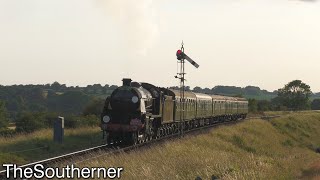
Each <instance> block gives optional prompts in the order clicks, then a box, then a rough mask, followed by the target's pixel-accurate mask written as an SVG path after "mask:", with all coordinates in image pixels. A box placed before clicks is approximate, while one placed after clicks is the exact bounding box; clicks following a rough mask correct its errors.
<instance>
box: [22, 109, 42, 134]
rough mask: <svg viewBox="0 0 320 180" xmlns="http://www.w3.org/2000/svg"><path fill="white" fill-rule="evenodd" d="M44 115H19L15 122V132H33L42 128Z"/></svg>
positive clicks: (29, 113) (27, 113)
mask: <svg viewBox="0 0 320 180" xmlns="http://www.w3.org/2000/svg"><path fill="white" fill-rule="evenodd" d="M44 127H45V122H44V115H43V114H42V113H31V112H25V113H22V114H21V115H20V117H19V118H18V119H17V122H16V131H17V132H27V133H30V132H34V131H36V130H38V129H41V128H44Z"/></svg>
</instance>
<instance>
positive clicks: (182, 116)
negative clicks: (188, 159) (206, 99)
mask: <svg viewBox="0 0 320 180" xmlns="http://www.w3.org/2000/svg"><path fill="white" fill-rule="evenodd" d="M183 45H184V43H183V41H182V43H181V49H179V50H178V51H177V53H176V56H177V59H178V64H180V71H179V72H177V76H175V78H178V79H180V99H181V104H182V106H181V105H180V133H181V136H183V134H184V127H185V97H184V92H185V86H184V82H185V81H186V79H185V78H184V76H185V74H186V73H185V69H184V63H185V60H187V61H188V62H189V63H190V64H192V65H193V66H194V67H196V68H199V64H198V63H196V62H195V61H193V60H192V59H191V58H190V57H189V56H188V55H187V54H185V53H184V47H183Z"/></svg>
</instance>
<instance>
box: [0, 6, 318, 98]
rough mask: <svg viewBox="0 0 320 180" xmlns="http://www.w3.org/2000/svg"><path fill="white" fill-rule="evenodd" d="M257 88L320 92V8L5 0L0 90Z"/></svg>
mask: <svg viewBox="0 0 320 180" xmlns="http://www.w3.org/2000/svg"><path fill="white" fill-rule="evenodd" d="M181 40H184V42H185V51H186V53H187V54H188V55H189V56H190V57H192V58H193V59H194V60H195V61H196V62H198V63H199V64H200V67H199V69H195V68H194V67H192V66H191V65H190V64H187V67H186V70H187V77H186V79H187V85H189V86H191V87H194V86H201V87H210V88H212V87H213V86H216V85H234V86H241V87H244V86H247V85H255V86H259V87H261V88H263V89H267V90H275V89H278V88H281V87H282V86H283V85H284V84H286V83H288V82H289V81H291V80H294V79H301V80H302V81H304V82H306V83H307V84H309V85H310V86H311V89H312V90H313V91H314V92H318V91H320V80H319V77H318V73H317V72H318V71H319V68H320V51H319V48H320V3H319V2H317V1H311V0H310V1H307V0H304V1H298V0H219V1H218V0H198V1H195V0H153V1H152V0H67V1H66V0H0V65H1V70H0V84H3V85H11V84H45V83H52V82H54V81H58V82H60V83H65V84H67V85H68V86H70V85H81V86H83V85H87V84H94V83H101V84H117V85H120V84H121V80H122V78H123V77H131V78H132V79H133V80H136V81H144V82H150V83H152V84H155V85H158V86H172V85H178V81H177V80H176V79H174V76H175V74H176V71H177V63H176V57H175V52H176V50H177V49H179V48H180V46H181V45H180V44H181Z"/></svg>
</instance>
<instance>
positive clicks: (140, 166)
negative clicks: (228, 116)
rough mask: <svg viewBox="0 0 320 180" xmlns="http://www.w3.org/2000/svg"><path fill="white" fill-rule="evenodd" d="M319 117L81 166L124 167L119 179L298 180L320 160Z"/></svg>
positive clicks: (229, 131) (297, 116)
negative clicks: (211, 179) (215, 179)
mask: <svg viewBox="0 0 320 180" xmlns="http://www.w3.org/2000/svg"><path fill="white" fill-rule="evenodd" d="M319 129H320V113H319V112H300V113H289V114H283V115H282V116H281V117H280V118H276V119H272V120H270V121H266V120H261V119H252V120H247V121H244V122H242V123H239V124H237V125H232V126H223V127H219V128H216V129H213V130H211V131H210V132H209V133H205V134H199V135H190V136H189V135H187V136H186V137H184V138H182V139H176V140H172V141H170V142H165V143H161V144H157V145H154V146H152V147H150V148H143V149H141V148H140V149H137V150H135V151H133V152H130V153H121V154H118V155H111V156H107V157H102V158H101V157H100V158H99V159H92V160H91V161H87V162H84V163H83V164H80V165H82V166H94V167H96V166H105V167H113V166H115V167H119V166H121V167H124V173H123V178H124V179H195V178H196V177H197V176H200V177H201V178H203V179H210V178H211V177H212V176H213V175H214V176H217V177H219V178H221V179H297V178H303V177H309V176H310V175H312V174H310V173H313V174H314V173H315V171H314V170H313V169H311V170H310V166H311V164H312V163H314V162H315V161H318V162H319V160H320V155H319V154H317V153H315V151H314V148H315V147H320V138H319V137H320V130H319Z"/></svg>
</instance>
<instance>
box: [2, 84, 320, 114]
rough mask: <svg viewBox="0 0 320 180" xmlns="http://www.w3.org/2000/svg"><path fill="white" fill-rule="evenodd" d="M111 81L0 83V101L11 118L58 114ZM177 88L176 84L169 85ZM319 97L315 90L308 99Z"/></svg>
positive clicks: (217, 90)
mask: <svg viewBox="0 0 320 180" xmlns="http://www.w3.org/2000/svg"><path fill="white" fill-rule="evenodd" d="M117 87H118V86H115V85H108V84H106V85H101V84H93V85H88V86H86V87H79V86H69V87H68V86H66V85H65V84H60V83H58V82H54V83H52V84H44V85H12V86H1V85H0V101H4V102H5V104H6V108H7V110H8V112H9V114H10V118H11V119H15V118H16V117H17V115H19V113H20V112H23V111H29V112H57V113H61V114H81V113H82V112H83V109H84V108H85V107H86V106H87V105H88V104H89V103H90V102H92V101H93V100H94V99H105V98H106V97H107V96H109V95H110V94H111V93H112V91H113V90H114V89H116V88H117ZM171 88H174V89H179V88H178V87H171ZM186 90H187V91H191V90H192V91H194V92H199V93H206V94H219V95H227V96H241V97H245V98H248V99H249V98H254V99H257V100H270V99H272V98H274V97H276V96H277V91H274V92H268V91H267V90H261V89H260V88H259V87H256V86H247V87H244V88H241V87H236V86H215V87H213V88H211V89H209V88H201V87H195V88H193V89H190V87H188V86H187V87H186ZM314 98H320V93H315V94H313V96H312V99H314Z"/></svg>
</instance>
